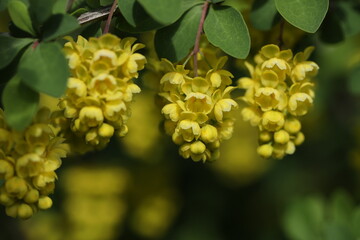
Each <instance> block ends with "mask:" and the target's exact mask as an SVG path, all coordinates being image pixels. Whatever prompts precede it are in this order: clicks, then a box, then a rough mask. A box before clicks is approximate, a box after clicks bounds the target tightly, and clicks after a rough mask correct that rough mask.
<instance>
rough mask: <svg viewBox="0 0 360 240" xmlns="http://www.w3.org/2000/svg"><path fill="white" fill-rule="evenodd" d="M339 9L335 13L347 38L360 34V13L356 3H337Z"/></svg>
mask: <svg viewBox="0 0 360 240" xmlns="http://www.w3.org/2000/svg"><path fill="white" fill-rule="evenodd" d="M337 6H338V9H337V11H334V12H335V14H337V15H338V18H339V19H340V21H339V22H340V25H341V27H342V29H343V31H344V33H345V35H346V36H349V37H351V36H354V35H355V34H357V33H359V32H360V24H359V22H360V12H359V9H357V8H356V5H355V2H354V3H351V2H345V1H344V2H342V1H339V2H337Z"/></svg>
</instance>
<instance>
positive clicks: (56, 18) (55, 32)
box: [43, 14, 80, 41]
mask: <svg viewBox="0 0 360 240" xmlns="http://www.w3.org/2000/svg"><path fill="white" fill-rule="evenodd" d="M79 27H80V25H79V23H78V21H77V20H76V18H75V17H73V16H70V15H67V14H55V15H52V16H51V17H50V18H49V20H48V21H46V23H45V25H44V28H43V31H44V34H43V40H44V41H49V40H53V39H55V38H58V37H61V36H64V35H66V34H69V33H70V32H72V31H74V30H76V29H77V28H79Z"/></svg>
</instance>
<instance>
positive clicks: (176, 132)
mask: <svg viewBox="0 0 360 240" xmlns="http://www.w3.org/2000/svg"><path fill="white" fill-rule="evenodd" d="M163 61H164V64H166V66H167V69H168V72H167V73H166V74H165V75H164V76H163V77H162V78H161V80H160V84H161V91H162V92H161V93H160V96H162V97H163V98H165V99H166V100H167V102H166V105H165V106H164V107H163V108H162V113H163V114H164V115H165V118H166V120H165V123H164V125H165V131H166V133H167V134H169V135H171V136H172V139H173V141H174V143H176V144H177V145H180V148H179V153H180V155H181V156H183V157H184V158H190V157H191V158H192V159H193V160H194V161H204V162H205V161H208V160H214V159H216V158H218V156H219V147H220V142H221V141H222V140H224V139H229V138H230V137H231V135H232V132H233V125H234V121H235V120H234V118H233V117H232V110H233V109H235V108H236V107H237V103H236V102H235V101H234V100H233V99H231V97H230V92H231V91H232V90H234V89H235V87H231V86H229V85H230V84H231V83H232V81H231V78H232V77H233V75H232V74H231V73H230V72H228V71H226V70H223V69H222V67H223V66H224V64H225V62H226V57H223V58H220V59H219V61H218V63H217V64H216V66H215V68H213V69H211V70H210V71H208V72H207V73H206V75H205V76H202V77H190V76H189V72H190V71H189V70H186V69H185V68H184V66H183V65H177V66H173V65H172V63H170V62H169V61H167V60H163Z"/></svg>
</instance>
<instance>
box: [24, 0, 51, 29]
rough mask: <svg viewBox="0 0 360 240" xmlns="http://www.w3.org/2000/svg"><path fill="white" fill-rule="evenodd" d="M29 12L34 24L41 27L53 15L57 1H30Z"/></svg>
mask: <svg viewBox="0 0 360 240" xmlns="http://www.w3.org/2000/svg"><path fill="white" fill-rule="evenodd" d="M29 1H30V6H29V11H30V12H31V15H32V16H31V17H32V20H33V22H34V23H36V24H37V25H40V24H42V23H44V22H45V21H46V20H47V19H48V18H49V17H50V16H51V14H52V13H53V7H54V4H55V2H56V0H29Z"/></svg>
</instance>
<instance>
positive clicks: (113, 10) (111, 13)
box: [103, 0, 117, 34]
mask: <svg viewBox="0 0 360 240" xmlns="http://www.w3.org/2000/svg"><path fill="white" fill-rule="evenodd" d="M116 7H117V0H114V2H113V4H112V6H111V9H110V13H109V16H108V18H107V20H106V24H105V27H104V31H103V34H105V33H108V32H109V29H110V23H111V19H112V17H113V15H114V12H115V10H116Z"/></svg>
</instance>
